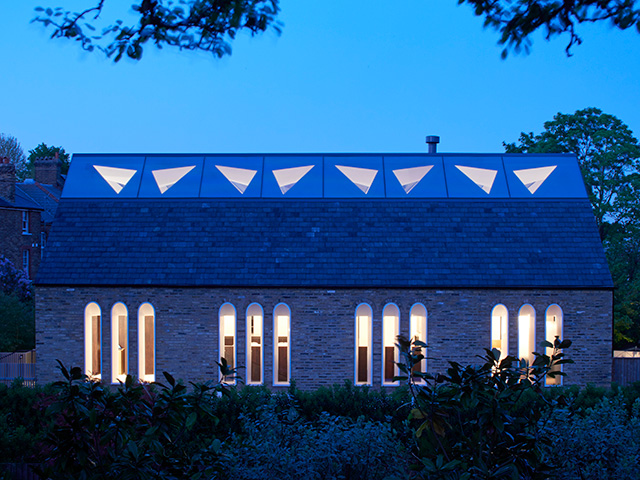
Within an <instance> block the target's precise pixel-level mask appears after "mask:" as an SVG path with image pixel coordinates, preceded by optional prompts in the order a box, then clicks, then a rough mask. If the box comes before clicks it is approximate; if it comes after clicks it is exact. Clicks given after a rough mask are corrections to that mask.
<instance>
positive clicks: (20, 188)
mask: <svg viewBox="0 0 640 480" xmlns="http://www.w3.org/2000/svg"><path fill="white" fill-rule="evenodd" d="M17 192H22V194H23V195H25V196H28V197H29V198H31V199H32V200H33V202H35V203H36V204H37V205H39V206H40V208H42V209H43V210H44V211H43V212H42V220H43V221H44V222H45V223H51V222H53V219H54V218H55V215H56V209H57V208H58V204H59V203H60V195H61V193H62V191H61V190H60V189H58V188H55V187H53V186H52V185H44V184H42V183H39V182H35V181H33V180H32V179H27V180H25V181H24V182H22V183H16V194H17Z"/></svg>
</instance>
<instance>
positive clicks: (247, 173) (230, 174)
mask: <svg viewBox="0 0 640 480" xmlns="http://www.w3.org/2000/svg"><path fill="white" fill-rule="evenodd" d="M216 168H217V169H218V170H220V173H222V175H224V178H226V179H227V180H229V182H230V183H231V185H233V186H234V187H236V189H237V190H238V191H239V192H240V193H244V191H245V190H246V189H247V187H248V186H249V184H250V183H251V180H253V177H254V176H255V175H256V173H258V171H257V170H249V169H247V168H237V167H225V166H222V165H216Z"/></svg>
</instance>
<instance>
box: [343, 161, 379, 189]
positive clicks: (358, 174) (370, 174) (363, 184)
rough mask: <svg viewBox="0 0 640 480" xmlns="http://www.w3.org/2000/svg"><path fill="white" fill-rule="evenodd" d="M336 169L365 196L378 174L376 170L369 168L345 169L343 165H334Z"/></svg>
mask: <svg viewBox="0 0 640 480" xmlns="http://www.w3.org/2000/svg"><path fill="white" fill-rule="evenodd" d="M336 168H337V169H338V170H340V171H341V172H342V173H343V174H344V176H345V177H347V178H348V179H349V180H351V181H352V182H353V184H354V185H355V186H356V187H358V188H359V189H360V190H362V191H363V192H364V194H365V195H366V194H367V193H368V192H369V189H370V188H371V185H373V181H374V180H375V178H376V175H377V174H378V170H373V169H371V168H359V167H346V166H344V165H336Z"/></svg>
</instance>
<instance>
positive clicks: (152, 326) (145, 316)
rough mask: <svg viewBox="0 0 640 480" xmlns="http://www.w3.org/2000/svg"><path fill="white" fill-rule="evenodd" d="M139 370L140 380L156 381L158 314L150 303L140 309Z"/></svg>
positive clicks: (144, 304)
mask: <svg viewBox="0 0 640 480" xmlns="http://www.w3.org/2000/svg"><path fill="white" fill-rule="evenodd" d="M138 370H139V372H140V373H139V375H140V380H142V381H144V382H155V381H156V312H155V309H154V308H153V305H151V304H150V303H143V304H142V305H140V308H139V309H138Z"/></svg>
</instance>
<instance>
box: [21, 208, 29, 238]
mask: <svg viewBox="0 0 640 480" xmlns="http://www.w3.org/2000/svg"><path fill="white" fill-rule="evenodd" d="M22 233H23V234H25V235H28V234H29V233H30V232H29V212H28V211H26V210H23V211H22Z"/></svg>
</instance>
